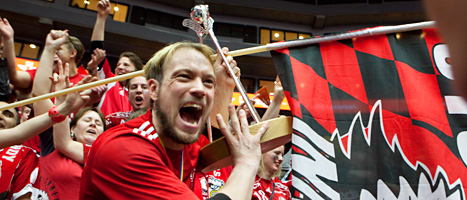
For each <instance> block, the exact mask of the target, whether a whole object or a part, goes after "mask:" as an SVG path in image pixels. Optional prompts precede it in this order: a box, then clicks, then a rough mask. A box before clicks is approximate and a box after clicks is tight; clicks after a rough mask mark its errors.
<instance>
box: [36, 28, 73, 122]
mask: <svg viewBox="0 0 467 200" xmlns="http://www.w3.org/2000/svg"><path fill="white" fill-rule="evenodd" d="M67 39H68V31H67V30H65V31H58V30H51V31H50V33H49V34H47V38H46V40H45V47H44V51H43V52H42V56H41V59H40V63H39V68H37V72H36V76H35V78H34V83H33V87H32V95H33V96H40V95H43V94H47V93H50V91H51V87H52V82H51V81H50V80H49V77H50V76H51V75H52V73H53V66H54V58H55V52H56V51H57V50H58V49H59V47H60V45H62V44H63V43H65V41H66V40H67ZM57 62H58V61H57ZM47 111H48V109H47V108H45V107H43V106H37V104H34V114H36V115H40V114H42V113H45V112H47Z"/></svg>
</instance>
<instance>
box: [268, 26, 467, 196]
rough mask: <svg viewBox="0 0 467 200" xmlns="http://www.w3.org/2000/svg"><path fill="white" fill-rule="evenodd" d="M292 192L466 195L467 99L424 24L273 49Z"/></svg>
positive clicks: (439, 45)
mask: <svg viewBox="0 0 467 200" xmlns="http://www.w3.org/2000/svg"><path fill="white" fill-rule="evenodd" d="M271 54H272V55H273V59H274V62H275V65H276V68H277V71H278V73H279V77H280V80H281V82H282V84H283V87H284V90H285V91H286V97H287V101H288V103H289V106H290V109H291V112H292V115H293V116H294V121H293V127H294V133H293V136H292V173H291V175H292V185H293V188H292V191H291V192H292V197H293V198H295V199H465V185H466V182H467V167H466V161H467V116H466V114H467V104H466V103H465V101H464V100H463V99H462V98H461V97H459V96H457V95H456V93H455V92H454V90H453V88H452V87H451V84H452V80H453V78H452V72H451V68H450V65H449V63H450V60H449V55H448V51H447V48H446V45H445V44H443V43H442V42H441V41H440V40H439V39H438V37H437V35H436V33H435V30H433V29H424V30H418V31H410V32H403V33H394V34H387V35H380V36H372V37H362V38H354V39H349V40H341V41H334V42H326V43H320V44H314V45H309V46H301V47H294V48H290V49H280V50H276V51H272V52H271Z"/></svg>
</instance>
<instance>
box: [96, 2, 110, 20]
mask: <svg viewBox="0 0 467 200" xmlns="http://www.w3.org/2000/svg"><path fill="white" fill-rule="evenodd" d="M109 14H110V2H109V0H101V1H99V3H97V16H98V17H105V18H107V16H109Z"/></svg>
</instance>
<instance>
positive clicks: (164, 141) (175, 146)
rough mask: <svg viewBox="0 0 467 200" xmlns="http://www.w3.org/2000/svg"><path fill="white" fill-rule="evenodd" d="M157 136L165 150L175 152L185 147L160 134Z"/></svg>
mask: <svg viewBox="0 0 467 200" xmlns="http://www.w3.org/2000/svg"><path fill="white" fill-rule="evenodd" d="M157 134H158V135H159V140H160V141H161V143H162V145H163V146H164V148H165V149H171V150H177V151H181V150H183V147H184V146H185V145H184V144H180V143H177V142H174V141H173V140H172V138H170V137H166V136H165V135H164V134H160V133H157Z"/></svg>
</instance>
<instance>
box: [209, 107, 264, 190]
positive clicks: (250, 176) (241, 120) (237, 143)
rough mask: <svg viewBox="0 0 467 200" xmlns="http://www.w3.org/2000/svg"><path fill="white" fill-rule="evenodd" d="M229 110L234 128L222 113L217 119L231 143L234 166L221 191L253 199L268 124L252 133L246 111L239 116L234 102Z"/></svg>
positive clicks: (242, 111) (241, 111)
mask: <svg viewBox="0 0 467 200" xmlns="http://www.w3.org/2000/svg"><path fill="white" fill-rule="evenodd" d="M228 111H229V114H230V120H231V125H232V128H229V127H227V126H226V125H225V123H224V120H223V119H222V116H221V115H217V121H218V123H219V125H220V130H221V131H222V133H223V134H224V136H225V137H226V139H227V142H228V144H229V149H230V152H231V153H232V162H233V167H234V168H233V170H232V173H231V174H230V176H229V179H228V180H227V182H226V183H225V185H224V187H222V189H221V190H220V191H219V193H224V194H225V195H227V196H228V197H230V198H231V199H251V195H252V191H253V183H254V181H255V176H256V172H257V171H258V166H259V161H260V159H261V146H260V142H259V141H260V139H261V137H262V136H263V134H264V132H265V131H266V130H267V128H268V124H267V123H265V124H263V126H262V127H261V128H260V130H259V131H258V133H257V134H256V135H251V134H250V130H249V127H248V125H249V124H248V120H247V119H246V114H245V111H244V110H240V111H239V116H238V117H237V114H236V112H235V107H234V106H233V105H232V104H230V105H229V106H228ZM231 129H232V131H233V132H231Z"/></svg>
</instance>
